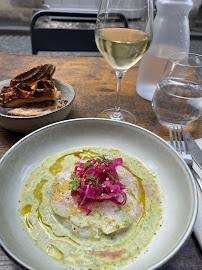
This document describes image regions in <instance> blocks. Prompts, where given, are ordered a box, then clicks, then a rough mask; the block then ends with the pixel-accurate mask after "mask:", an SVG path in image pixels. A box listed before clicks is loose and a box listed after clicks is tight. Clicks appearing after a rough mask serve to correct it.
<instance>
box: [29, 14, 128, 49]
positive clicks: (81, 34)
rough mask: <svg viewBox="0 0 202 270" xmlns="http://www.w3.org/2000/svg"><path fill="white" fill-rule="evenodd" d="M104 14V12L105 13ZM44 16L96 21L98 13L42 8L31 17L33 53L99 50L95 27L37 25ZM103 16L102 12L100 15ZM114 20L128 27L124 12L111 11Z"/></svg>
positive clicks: (78, 20) (70, 20)
mask: <svg viewBox="0 0 202 270" xmlns="http://www.w3.org/2000/svg"><path fill="white" fill-rule="evenodd" d="M103 15H104V14H103ZM44 16H46V17H47V16H48V17H51V18H55V19H59V20H61V19H62V18H63V19H64V18H65V21H69V22H72V21H74V22H91V23H92V22H93V23H96V19H97V14H93V13H72V12H66V11H59V10H41V11H38V12H37V13H35V14H34V15H33V17H32V19H31V43H32V54H37V53H38V52H39V51H69V52H98V49H97V46H96V44H95V37H94V29H67V28H65V29H61V28H41V27H36V23H37V21H38V20H39V19H40V18H41V17H44ZM100 16H102V14H101V15H100ZM108 16H110V18H111V20H112V22H113V20H116V19H119V20H120V21H121V22H122V23H123V25H124V27H127V28H128V21H127V19H126V18H125V16H124V15H123V14H120V13H111V14H109V15H108Z"/></svg>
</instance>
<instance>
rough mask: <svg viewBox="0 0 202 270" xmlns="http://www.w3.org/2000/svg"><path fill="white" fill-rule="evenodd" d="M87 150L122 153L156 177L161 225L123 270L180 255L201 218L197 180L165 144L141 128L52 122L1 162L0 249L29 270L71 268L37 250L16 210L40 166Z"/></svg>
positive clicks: (97, 122) (153, 265)
mask: <svg viewBox="0 0 202 270" xmlns="http://www.w3.org/2000/svg"><path fill="white" fill-rule="evenodd" d="M84 145H91V146H97V145H99V146H100V147H109V148H118V149H120V150H121V151H123V152H124V153H126V154H129V155H131V156H135V157H137V158H138V159H139V160H141V161H142V162H143V163H144V164H146V165H147V167H148V168H149V169H151V170H152V171H154V172H155V174H156V176H157V179H158V182H159V186H160V189H161V190H162V192H163V194H164V202H163V213H164V214H163V225H162V226H161V228H160V229H159V231H158V232H157V234H156V236H155V237H154V238H153V240H152V241H151V242H150V244H149V246H148V251H147V252H145V253H142V254H141V255H140V256H138V257H137V258H136V259H135V260H134V261H133V262H132V263H129V264H128V265H127V266H125V267H122V268H121V269H127V270H129V269H130V270H132V269H138V270H142V269H150V270H151V269H157V268H159V267H160V266H162V265H163V264H164V263H166V262H167V261H168V260H169V259H170V258H171V257H172V256H173V255H175V254H176V252H177V251H178V250H179V249H180V248H181V247H182V245H183V244H184V242H185V241H186V240H187V238H188V237H189V236H190V234H191V232H192V228H193V225H194V222H195V218H196V214H197V195H196V194H197V193H196V187H195V183H194V179H193V177H192V175H191V172H190V170H189V168H188V167H187V165H186V163H185V162H184V161H183V159H182V158H180V157H179V156H178V155H177V152H176V151H175V150H173V149H172V147H171V146H169V145H168V144H167V143H166V142H165V141H164V140H163V139H161V138H159V137H158V136H156V135H155V134H153V133H151V132H150V131H147V130H145V129H143V128H140V127H138V126H135V125H131V124H127V123H124V122H117V121H112V120H106V119H76V120H66V121H62V122H59V123H54V124H52V125H49V126H47V127H43V128H41V129H39V130H36V131H35V132H33V133H31V134H29V135H27V136H25V137H24V138H23V139H22V140H21V141H19V142H18V143H17V144H15V145H14V146H13V147H12V148H11V149H10V150H9V151H8V152H7V153H6V154H5V155H4V157H3V158H2V159H1V161H0V171H1V175H2V177H1V179H0V185H1V189H0V197H1V204H0V216H1V220H0V239H1V242H0V243H1V245H2V246H3V248H4V249H5V250H6V252H7V253H9V254H10V256H11V257H13V258H14V259H15V260H17V262H18V263H20V264H22V265H23V266H24V267H26V268H28V269H32V270H35V269H37V270H42V269H50V270H55V269H68V268H69V269H71V267H70V266H69V267H68V266H67V265H62V264H61V263H59V262H57V261H55V260H53V259H51V258H49V257H48V256H47V255H45V254H44V253H43V252H42V251H41V250H39V249H38V248H37V247H35V246H34V245H33V243H32V241H31V240H30V239H29V237H28V236H27V234H26V233H25V232H24V231H23V229H22V225H21V222H20V220H19V216H18V211H17V207H18V200H19V192H20V189H21V186H22V184H23V182H24V181H25V179H26V178H27V176H28V175H29V174H30V172H31V171H32V170H33V169H34V168H35V167H36V165H38V164H39V163H40V162H41V161H42V160H44V159H45V158H47V157H48V156H51V155H53V154H55V153H58V152H61V151H64V150H66V149H70V148H72V147H81V146H84ZM14 161H15V162H14ZM8 196H9V200H8ZM5 204H6V207H5ZM8 213H12V215H11V214H9V215H8ZM179 217H180V218H179ZM13 224H15V226H13ZM8 227H9V233H8ZM20 243H23V245H22V244H20ZM19 244H20V246H21V248H20V249H19ZM27 250H31V251H32V252H27ZM74 269H78V268H76V267H74Z"/></svg>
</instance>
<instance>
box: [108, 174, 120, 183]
mask: <svg viewBox="0 0 202 270" xmlns="http://www.w3.org/2000/svg"><path fill="white" fill-rule="evenodd" d="M108 174H109V176H110V177H111V178H112V179H113V180H114V181H116V182H117V181H118V179H116V178H114V175H113V173H112V172H110V173H108Z"/></svg>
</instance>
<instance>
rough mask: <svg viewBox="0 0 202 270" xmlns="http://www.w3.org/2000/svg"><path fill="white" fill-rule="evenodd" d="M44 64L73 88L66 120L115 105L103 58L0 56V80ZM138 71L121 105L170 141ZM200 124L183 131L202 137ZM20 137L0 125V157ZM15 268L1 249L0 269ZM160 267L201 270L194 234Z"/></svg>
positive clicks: (126, 84) (130, 76) (129, 75)
mask: <svg viewBox="0 0 202 270" xmlns="http://www.w3.org/2000/svg"><path fill="white" fill-rule="evenodd" d="M45 63H52V64H55V65H56V72H55V74H54V78H55V79H58V80H62V81H65V82H67V83H69V84H70V85H72V86H73V88H74V89H75V91H76V98H75V102H74V106H73V109H72V111H71V112H70V114H69V115H68V119H72V118H84V117H85V118H86V117H96V116H97V115H98V113H99V112H100V111H102V110H104V109H107V108H110V107H114V102H115V95H116V76H115V73H114V71H113V69H112V68H111V67H110V66H109V65H108V64H107V62H106V61H105V60H104V59H103V58H102V57H76V56H65V57H64V56H39V55H35V56H30V55H27V56H24V55H0V80H5V79H10V78H12V77H14V76H16V75H18V74H19V73H21V72H24V71H26V70H27V69H30V68H32V67H33V66H36V65H40V64H45ZM137 74H138V65H137V66H134V67H132V68H131V69H130V70H129V71H128V72H126V74H125V77H124V80H123V88H122V98H121V107H122V108H123V109H126V110H129V111H130V112H132V113H134V114H135V115H136V118H137V125H138V126H141V127H143V128H146V129H148V130H150V131H152V132H154V133H155V134H157V135H159V136H160V137H162V138H163V139H165V140H169V136H168V129H167V128H166V127H163V126H162V125H160V124H159V122H158V121H157V119H156V116H155V113H154V112H153V110H152V107H151V102H149V101H147V100H144V99H142V98H141V97H139V96H138V95H137V93H136V79H137ZM201 123H202V119H201V118H200V119H198V120H197V121H195V122H194V123H193V124H191V125H189V126H188V127H186V128H185V130H187V131H189V132H190V133H191V134H192V135H193V137H194V138H195V139H198V138H202V127H201ZM23 136H25V134H20V133H14V132H11V131H8V130H5V129H3V128H2V127H0V157H2V156H3V155H4V154H5V153H6V152H7V151H8V150H9V149H10V147H11V146H12V145H13V144H15V143H16V142H17V141H18V140H20V139H21V138H22V137H23ZM19 248H20V247H19ZM14 269H15V270H17V269H19V268H18V266H16V264H14V263H13V262H12V260H10V258H8V256H7V255H5V254H4V252H3V251H2V250H1V249H0V270H14ZM162 269H166V270H182V269H183V270H184V269H186V270H188V269H192V270H199V269H202V252H201V250H200V249H199V246H198V244H197V241H196V239H195V238H194V236H193V235H192V236H191V237H190V238H189V240H188V241H187V243H186V244H185V245H184V246H183V247H182V248H181V250H180V251H179V252H178V254H177V255H176V256H175V257H174V258H173V259H172V260H171V261H169V262H168V263H167V264H166V265H165V266H163V268H162ZM44 270H48V269H44ZM137 270H138V269H137Z"/></svg>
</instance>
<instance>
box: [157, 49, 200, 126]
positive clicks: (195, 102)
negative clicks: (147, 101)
mask: <svg viewBox="0 0 202 270" xmlns="http://www.w3.org/2000/svg"><path fill="white" fill-rule="evenodd" d="M152 107H153V110H154V111H155V113H156V115H157V118H158V121H159V122H160V123H161V124H162V125H165V126H186V125H188V124H190V123H192V122H193V121H195V120H196V119H198V118H199V117H200V116H201V115H202V55H197V54H188V53H183V52H182V53H176V54H172V55H171V56H170V57H169V59H168V61H167V64H166V66H165V69H164V72H163V74H162V76H161V80H160V81H159V83H158V84H157V88H156V91H155V93H154V96H153V100H152Z"/></svg>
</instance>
